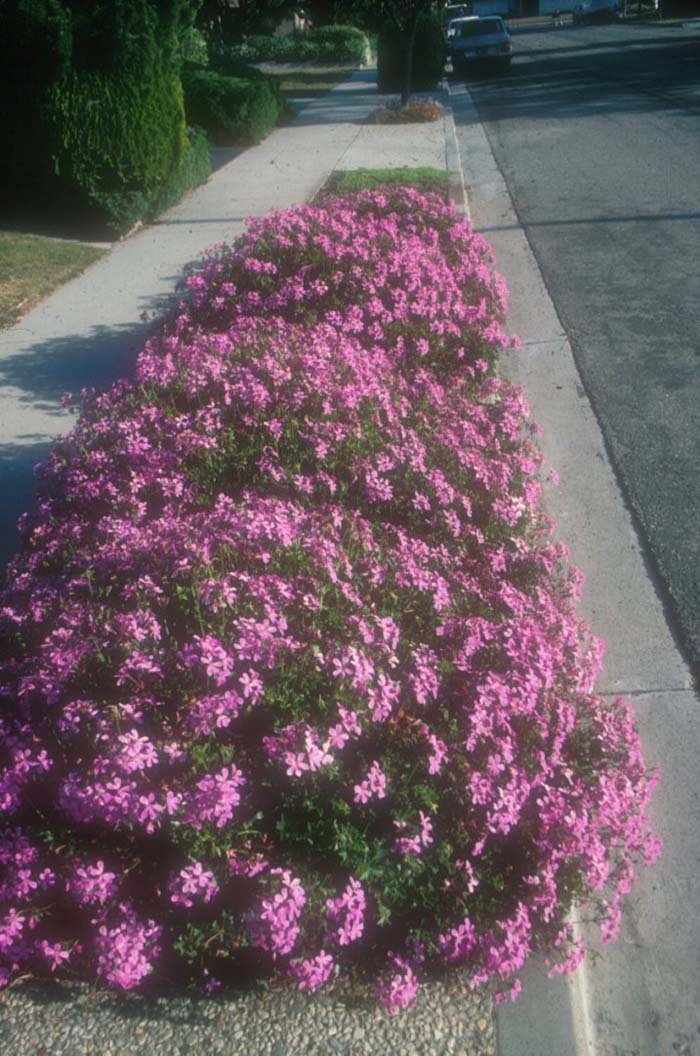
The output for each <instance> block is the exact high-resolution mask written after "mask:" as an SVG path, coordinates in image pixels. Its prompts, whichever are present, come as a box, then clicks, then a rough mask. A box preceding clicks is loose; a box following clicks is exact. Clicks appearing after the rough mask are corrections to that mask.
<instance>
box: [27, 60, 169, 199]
mask: <svg viewBox="0 0 700 1056" xmlns="http://www.w3.org/2000/svg"><path fill="white" fill-rule="evenodd" d="M48 112H49V117H50V121H51V124H52V126H53V127H52V132H53V138H54V143H55V146H54V166H55V171H56V173H57V175H58V176H59V177H61V178H62V179H65V180H68V181H69V182H70V183H71V184H74V185H76V186H78V187H80V188H82V189H84V190H85V191H86V192H87V193H89V194H92V193H94V192H95V191H98V190H104V191H106V192H110V191H116V190H122V189H124V190H139V191H143V192H144V193H145V194H146V195H150V194H152V193H154V192H155V191H156V190H157V189H158V188H159V187H160V186H161V185H162V184H163V183H164V181H165V180H166V179H168V177H169V176H170V175H171V174H172V173H173V172H175V171H176V170H177V169H178V168H179V166H180V164H181V162H182V159H183V157H184V152H185V147H186V145H187V130H186V125H185V112H184V105H183V98H182V89H181V87H180V84H179V80H178V78H177V77H176V76H175V75H174V74H172V73H171V72H169V71H167V70H166V71H163V70H161V69H159V68H157V67H155V68H152V69H151V70H149V71H145V70H144V71H141V72H140V74H139V76H138V77H136V76H135V77H129V76H128V75H127V73H126V71H122V73H121V74H120V75H119V76H111V75H109V74H107V75H105V74H101V73H92V72H91V73H87V74H83V75H79V74H73V75H72V76H70V77H68V78H67V79H66V80H65V81H64V82H62V83H61V84H60V85H57V86H55V87H54V88H53V90H52V92H51V94H50V98H49V110H48Z"/></svg>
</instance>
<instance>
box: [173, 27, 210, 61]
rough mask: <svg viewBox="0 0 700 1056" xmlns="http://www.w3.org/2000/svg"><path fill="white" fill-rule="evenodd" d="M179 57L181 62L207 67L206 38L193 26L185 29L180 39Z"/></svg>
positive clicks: (207, 51) (207, 50)
mask: <svg viewBox="0 0 700 1056" xmlns="http://www.w3.org/2000/svg"><path fill="white" fill-rule="evenodd" d="M180 56H181V58H182V61H183V62H189V63H193V64H194V65H195V66H208V65H209V49H208V47H207V40H206V37H205V36H204V34H203V33H201V32H200V31H199V30H198V29H196V28H195V27H194V26H190V27H189V28H188V29H186V30H185V31H184V32H183V34H182V36H181V37H180Z"/></svg>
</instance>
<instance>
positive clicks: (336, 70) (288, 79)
mask: <svg viewBox="0 0 700 1056" xmlns="http://www.w3.org/2000/svg"><path fill="white" fill-rule="evenodd" d="M264 69H265V73H267V74H269V75H270V76H272V77H277V78H278V80H279V84H280V88H281V89H282V91H283V92H287V93H288V94H290V95H300V96H304V95H308V96H309V97H310V98H313V97H315V96H317V95H322V94H323V92H329V91H330V90H331V88H334V87H335V85H336V84H339V83H340V82H341V81H345V80H347V79H348V77H349V76H350V74H351V73H352V71H353V69H354V67H350V66H328V67H325V66H318V67H316V68H314V69H310V68H309V67H305V66H300V67H298V68H294V67H291V68H290V67H289V66H285V67H283V68H280V67H277V68H275V67H274V66H268V65H266V66H265V67H264Z"/></svg>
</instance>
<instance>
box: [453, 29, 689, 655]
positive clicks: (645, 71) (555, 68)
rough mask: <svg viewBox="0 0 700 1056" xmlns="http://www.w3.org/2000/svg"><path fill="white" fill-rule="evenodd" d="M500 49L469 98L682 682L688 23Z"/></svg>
mask: <svg viewBox="0 0 700 1056" xmlns="http://www.w3.org/2000/svg"><path fill="white" fill-rule="evenodd" d="M513 44H514V61H513V66H512V70H511V72H510V74H509V75H508V76H505V77H503V76H479V77H470V78H469V79H468V80H467V86H468V88H469V91H470V92H471V94H472V97H473V99H474V103H475V105H476V109H477V112H478V115H479V118H480V119H481V121H482V122H483V124H484V127H485V130H486V133H487V136H488V138H489V141H490V144H491V148H492V150H493V152H494V154H495V157H496V160H497V163H498V165H499V167H500V169H501V171H502V173H503V176H504V178H505V181H506V183H507V186H508V190H509V192H510V195H511V197H512V200H513V204H514V207H515V210H516V213H517V215H518V218H519V220H520V223H521V224H522V225H523V227H524V228H525V231H526V233H527V236H528V239H529V240H530V244H531V246H532V248H533V251H534V253H535V256H536V258H537V260H538V263H539V265H540V268H541V270H542V273H543V276H544V279H545V282H546V284H547V286H548V289H549V292H550V294H551V296H552V298H553V300H554V303H555V305H556V308H557V311H558V313H559V316H560V319H561V321H562V323H563V326H564V329H565V330H566V332H567V334H568V336H569V339H570V341H571V343H572V346H573V349H574V354H575V356H576V360H577V365H578V368H579V371H580V373H581V376H582V379H583V383H584V386H585V388H586V390H587V393H588V396H589V398H590V400H591V402H592V404H593V406H594V408H595V411H596V414H597V415H598V417H599V420H600V423H601V427H602V430H603V433H604V436H605V440H606V443H607V445H608V450H609V454H610V457H611V459H612V462H613V465H614V467H615V470H616V472H617V474H618V476H619V479H620V482H621V485H622V488H623V491H624V494H625V496H626V499H627V501H628V503H629V505H630V507H631V508H632V510H633V513H634V515H635V517H636V520H637V524H638V528H639V530H640V533H641V535H642V538H643V540H644V542H645V545H646V548H647V550H648V554H649V558H650V561H651V563H652V566H653V568H654V569H655V572H656V573H657V574H658V576H659V579H660V585H661V589H662V591H663V592H664V594H665V598H666V601H667V603H668V612H669V618H670V620H671V623H672V626H673V627H674V629H675V630H676V632H677V634H678V636H679V639H680V643H681V645H682V647H683V648H684V650H685V652H686V655H687V657H688V659H689V661H690V663H691V664H692V665H693V667H694V669H695V671H696V672H697V671H698V670H699V669H700V528H699V526H700V457H699V456H700V24H697V23H696V24H694V25H693V24H686V25H685V26H665V27H660V26H655V25H652V24H646V25H642V24H636V25H626V26H624V25H611V26H595V27H573V26H568V27H566V28H559V29H553V28H550V27H549V26H540V27H527V29H521V30H520V31H514V34H513ZM456 116H457V119H458V120H459V112H457V115H456ZM475 222H476V225H477V227H479V217H478V215H476V216H475ZM491 231H492V232H493V231H494V228H493V227H492V228H491ZM483 233H484V235H485V236H486V237H487V238H488V237H489V229H488V228H486V229H483Z"/></svg>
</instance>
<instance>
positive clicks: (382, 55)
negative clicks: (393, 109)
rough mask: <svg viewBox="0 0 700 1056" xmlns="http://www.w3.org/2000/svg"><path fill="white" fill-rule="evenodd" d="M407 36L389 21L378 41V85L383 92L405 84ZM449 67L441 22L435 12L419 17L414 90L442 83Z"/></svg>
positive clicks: (398, 89) (413, 76)
mask: <svg viewBox="0 0 700 1056" xmlns="http://www.w3.org/2000/svg"><path fill="white" fill-rule="evenodd" d="M405 56H406V38H405V36H404V35H402V34H400V33H398V32H397V30H396V27H395V26H394V24H393V23H390V22H388V23H386V24H385V25H384V26H383V27H382V29H381V31H380V33H379V38H378V41H377V85H378V88H379V91H380V92H398V91H401V89H402V87H403V71H404V61H405ZM444 69H445V44H444V41H443V38H442V30H441V29H440V22H439V20H438V19H437V18H435V17H434V16H433V15H422V16H421V18H420V19H419V20H418V26H417V29H416V41H415V45H414V50H413V71H412V76H411V89H412V91H416V92H421V91H427V90H429V89H431V88H435V86H436V85H437V84H438V83H439V81H440V78H441V77H442V75H443V72H444Z"/></svg>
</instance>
